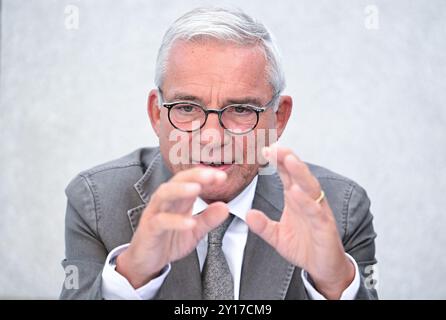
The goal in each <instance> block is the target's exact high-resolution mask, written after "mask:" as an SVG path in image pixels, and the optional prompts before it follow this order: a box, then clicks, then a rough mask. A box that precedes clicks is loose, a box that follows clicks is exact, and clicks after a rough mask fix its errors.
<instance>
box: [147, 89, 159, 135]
mask: <svg viewBox="0 0 446 320" xmlns="http://www.w3.org/2000/svg"><path fill="white" fill-rule="evenodd" d="M147 113H148V114H149V118H150V123H151V124H152V128H153V130H154V131H155V133H156V135H157V136H159V130H160V115H161V110H160V106H159V104H158V90H157V89H153V90H150V93H149V98H148V100H147Z"/></svg>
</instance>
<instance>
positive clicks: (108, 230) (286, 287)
mask: <svg viewBox="0 0 446 320" xmlns="http://www.w3.org/2000/svg"><path fill="white" fill-rule="evenodd" d="M309 167H310V169H311V171H312V173H313V174H314V175H315V176H316V177H317V178H318V179H319V182H320V184H321V186H322V188H323V190H324V191H325V194H326V198H327V200H328V202H329V204H330V207H331V209H332V210H333V213H334V215H335V218H336V222H337V227H338V230H339V234H340V237H341V239H342V242H343V245H344V248H345V251H346V252H348V253H349V254H350V255H351V256H352V257H353V258H354V259H355V260H356V261H357V263H358V265H359V268H360V272H361V286H360V289H359V292H358V294H357V298H358V299H371V298H376V297H377V295H376V291H375V290H374V289H369V288H368V286H366V285H365V281H364V279H365V277H367V276H368V275H367V274H365V270H364V269H365V267H366V266H368V265H372V264H375V263H376V260H375V244H374V239H375V237H376V234H375V232H374V229H373V224H372V219H373V218H372V215H371V213H370V211H369V207H370V201H369V199H368V198H367V195H366V193H365V191H364V190H363V189H362V188H361V187H360V186H358V185H357V184H356V183H354V182H353V181H351V180H349V179H346V178H344V177H342V176H340V175H338V174H335V173H333V172H331V171H329V170H327V169H324V168H321V167H318V166H314V165H309ZM170 177H171V173H170V172H169V171H168V170H167V168H166V167H165V165H164V163H163V160H162V157H161V155H160V153H159V149H158V148H145V149H139V150H136V151H135V152H133V153H131V154H129V155H127V156H125V157H123V158H120V159H118V160H115V161H112V162H109V163H106V164H103V165H100V166H98V167H95V168H93V169H90V170H87V171H84V172H82V173H80V174H79V175H78V176H77V177H75V178H74V179H73V180H72V181H71V182H70V184H69V185H68V187H67V188H66V195H67V198H68V203H67V211H66V220H65V245H66V253H65V254H66V259H64V260H63V261H62V266H63V267H64V268H65V271H66V272H67V278H66V281H65V283H64V285H63V288H62V292H61V295H60V297H61V298H62V299H101V298H102V294H101V273H102V269H103V267H104V262H105V259H106V257H107V255H108V253H109V252H110V251H111V250H112V249H114V248H115V247H117V246H119V245H121V244H124V243H128V242H130V240H131V238H132V235H133V233H134V231H135V229H136V228H137V226H138V221H139V218H140V216H141V213H142V212H143V209H144V207H145V205H146V204H147V202H148V200H149V199H150V196H151V194H152V193H153V192H154V191H155V190H156V189H157V187H158V186H159V185H160V184H161V183H162V182H164V181H166V180H168V179H169V178H170ZM283 201H284V200H283V189H282V183H281V181H280V178H279V177H278V175H277V174H273V175H262V176H259V179H258V183H257V189H256V193H255V196H254V201H253V208H256V209H259V210H262V211H263V212H265V214H267V215H268V216H269V217H270V218H271V219H274V220H279V219H280V216H281V214H282V209H283V206H284V203H283ZM73 266H74V267H73ZM68 270H69V272H68ZM73 270H76V276H78V279H76V280H78V283H76V282H74V283H75V284H76V285H74V286H73V285H66V284H67V283H68V284H69V283H70V281H71V284H73V282H72V280H73V279H72V277H73ZM300 272H301V270H300V268H299V267H297V266H294V265H292V264H290V263H289V262H288V261H286V260H285V259H283V258H282V257H281V256H280V255H279V254H278V253H277V252H276V251H275V250H274V249H273V248H272V247H271V246H269V245H268V244H267V243H265V242H264V241H263V240H262V239H260V238H259V237H258V236H256V235H255V234H253V233H251V232H249V234H248V239H247V243H246V247H245V254H244V259H243V265H242V274H241V283H240V299H307V298H308V296H307V293H306V291H305V288H304V286H303V283H302V280H301V277H300ZM68 277H71V279H68ZM156 298H158V299H201V280H200V269H199V264H198V258H197V254H196V251H195V250H194V251H193V252H192V253H191V254H189V255H188V256H186V257H185V258H183V259H181V260H178V261H176V262H174V263H172V269H171V271H170V273H169V275H168V276H167V278H166V280H165V281H164V283H163V285H162V286H161V289H160V290H159V292H158V294H157V296H156Z"/></svg>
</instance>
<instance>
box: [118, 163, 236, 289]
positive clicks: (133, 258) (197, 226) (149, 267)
mask: <svg viewBox="0 0 446 320" xmlns="http://www.w3.org/2000/svg"><path fill="white" fill-rule="evenodd" d="M226 177H227V176H226V173H224V172H223V171H219V170H217V169H208V168H194V169H190V170H184V171H181V172H179V173H177V174H176V175H175V176H174V177H172V178H171V179H170V180H169V181H168V182H166V183H163V184H162V185H160V186H159V187H158V189H157V190H156V191H155V192H154V193H153V194H152V197H151V199H150V201H149V204H148V205H147V207H146V208H145V210H144V212H143V214H142V216H141V220H140V222H139V225H138V228H137V230H136V232H135V234H134V236H133V238H132V241H131V243H130V246H129V247H128V248H127V250H125V251H124V252H123V253H121V254H120V255H119V256H118V258H117V260H116V270H117V271H118V272H119V273H121V274H122V275H123V276H124V277H126V278H127V280H128V281H129V282H130V283H131V284H132V286H133V287H134V288H139V287H141V286H143V285H144V284H146V283H147V282H149V281H150V280H151V279H153V278H155V277H156V276H157V275H158V274H159V273H160V271H161V270H162V268H163V267H165V266H166V265H167V264H168V263H170V262H173V261H175V260H178V259H181V258H183V257H185V256H186V255H188V254H189V253H190V252H192V250H193V249H194V248H195V247H196V246H197V244H198V242H199V240H200V239H201V238H203V237H204V236H205V235H206V234H207V233H208V232H209V231H210V230H212V229H214V228H216V227H217V226H218V225H220V224H221V223H222V222H223V221H224V220H225V219H226V218H227V217H228V214H229V213H228V208H227V206H226V204H225V203H223V202H215V203H212V204H211V205H209V206H208V208H207V209H206V210H205V211H203V212H202V213H201V214H199V215H195V216H192V207H193V204H194V202H195V200H196V198H197V197H198V195H199V194H200V192H201V189H202V187H203V186H206V185H211V184H221V183H222V182H224V181H225V180H226Z"/></svg>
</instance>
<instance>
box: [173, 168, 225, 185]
mask: <svg viewBox="0 0 446 320" xmlns="http://www.w3.org/2000/svg"><path fill="white" fill-rule="evenodd" d="M226 178H227V175H226V173H225V172H224V171H221V170H218V169H212V168H192V169H188V170H184V171H180V172H178V173H177V174H176V175H175V176H174V177H173V178H172V179H171V181H172V182H196V183H199V184H201V185H209V184H221V183H223V182H224V181H225V180H226Z"/></svg>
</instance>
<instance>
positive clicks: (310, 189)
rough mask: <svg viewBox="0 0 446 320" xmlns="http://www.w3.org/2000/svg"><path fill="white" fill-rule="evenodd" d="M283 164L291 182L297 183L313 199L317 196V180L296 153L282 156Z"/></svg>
mask: <svg viewBox="0 0 446 320" xmlns="http://www.w3.org/2000/svg"><path fill="white" fill-rule="evenodd" d="M283 164H284V166H285V168H286V170H287V172H288V174H289V176H290V178H291V180H292V182H293V184H297V185H299V187H300V188H301V189H302V190H303V191H304V192H307V193H308V194H309V195H311V196H312V197H313V198H314V199H317V197H319V195H320V185H319V181H318V180H317V179H316V178H315V177H314V176H313V175H312V173H311V172H310V169H309V168H308V166H307V165H306V164H305V163H304V162H302V161H301V160H300V159H299V158H298V157H297V156H296V155H294V154H288V155H287V156H286V157H285V158H284V160H283Z"/></svg>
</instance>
